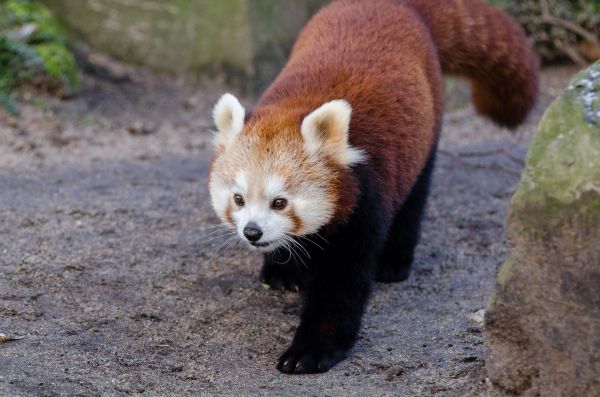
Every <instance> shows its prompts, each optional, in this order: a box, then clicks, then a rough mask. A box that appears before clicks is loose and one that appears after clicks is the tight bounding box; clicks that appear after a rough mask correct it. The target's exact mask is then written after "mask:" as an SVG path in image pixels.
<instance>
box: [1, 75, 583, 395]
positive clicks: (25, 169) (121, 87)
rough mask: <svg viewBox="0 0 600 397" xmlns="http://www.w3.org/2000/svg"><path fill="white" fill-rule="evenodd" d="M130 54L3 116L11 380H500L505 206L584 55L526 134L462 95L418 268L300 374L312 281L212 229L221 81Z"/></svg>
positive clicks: (449, 390) (213, 385) (165, 389)
mask: <svg viewBox="0 0 600 397" xmlns="http://www.w3.org/2000/svg"><path fill="white" fill-rule="evenodd" d="M117 66H118V70H117V72H115V71H114V68H116V67H117ZM117 66H115V67H113V69H112V71H111V73H109V74H106V73H103V76H104V77H102V78H100V77H98V76H86V77H85V79H86V83H87V88H86V89H85V90H84V91H83V92H82V93H81V94H80V95H78V96H77V97H75V98H73V99H70V100H64V101H60V100H56V99H52V98H48V97H44V96H39V95H35V94H28V95H25V96H24V100H23V102H24V103H23V105H22V107H21V109H22V116H21V117H20V118H19V119H15V118H13V117H10V116H7V115H5V114H3V115H0V332H1V333H4V334H6V335H8V336H24V338H23V339H21V340H18V341H13V342H7V343H3V344H0V395H2V396H54V395H82V396H94V395H116V396H119V395H138V394H141V395H148V396H158V395H160V396H185V395H229V396H241V395H244V396H245V395H289V396H294V395H298V396H300V395H301V396H306V395H319V396H320V395H332V396H353V395H356V396H366V395H381V396H384V395H390V396H392V395H393V396H417V395H422V396H479V395H482V394H485V393H486V382H485V372H484V368H483V367H484V347H483V339H484V335H483V332H482V324H481V316H482V309H484V308H485V306H486V303H487V301H488V299H489V296H490V294H491V290H492V287H493V282H494V275H495V272H496V269H497V267H498V265H499V264H500V263H501V262H502V261H503V259H504V258H505V257H506V254H507V253H506V249H505V246H504V237H503V235H504V234H503V233H504V230H503V228H504V219H505V217H506V212H507V208H508V203H509V200H510V197H511V195H512V193H513V192H514V190H515V188H516V184H517V182H518V175H519V173H520V170H521V168H522V159H523V158H524V156H525V152H526V147H527V143H528V142H529V139H530V137H531V134H532V132H533V130H534V126H535V124H536V123H537V121H538V120H539V118H540V117H541V114H542V111H543V109H544V108H545V107H546V106H547V105H548V104H549V102H550V100H551V99H552V97H553V96H555V95H556V94H557V93H558V92H559V91H560V89H561V88H563V87H565V86H566V84H567V81H568V78H569V77H570V76H571V75H572V74H573V73H574V72H575V70H574V69H573V68H559V69H551V70H546V71H545V72H544V75H543V84H542V86H543V92H542V98H541V101H540V105H539V106H538V109H537V110H536V112H535V114H534V115H533V116H532V117H531V119H530V122H529V123H528V124H527V125H525V126H524V127H522V128H521V129H519V130H518V131H517V132H516V133H510V132H508V131H506V130H501V129H498V128H496V127H494V126H493V125H491V124H490V123H488V122H486V121H484V120H482V119H480V118H477V117H476V116H475V115H474V113H473V111H472V109H471V107H470V106H462V105H461V104H458V105H457V104H456V103H455V102H456V101H454V102H452V106H451V109H453V110H452V111H451V112H449V113H448V114H447V115H446V118H445V131H444V134H443V139H442V142H441V153H440V155H439V157H438V159H439V160H438V164H437V168H436V171H435V176H434V182H433V191H432V194H431V199H430V202H429V207H428V215H427V217H426V219H425V223H424V231H423V239H422V243H421V245H420V246H419V248H418V252H417V258H416V266H415V270H414V272H413V274H412V275H411V277H410V279H409V280H408V281H406V282H404V283H399V284H391V285H383V284H379V285H377V286H376V288H375V292H374V294H373V297H372V299H371V303H370V305H369V308H368V312H367V314H366V316H365V318H364V325H363V329H362V332H361V336H360V340H359V342H358V343H357V345H356V347H355V349H354V352H353V354H352V355H351V357H350V358H349V359H347V360H346V361H344V362H342V363H341V364H339V365H337V366H336V367H334V368H333V369H332V370H331V371H330V372H328V373H326V374H321V375H310V376H288V375H282V374H280V373H278V372H277V371H276V369H275V360H276V357H277V355H278V354H279V353H281V352H282V351H283V350H284V349H285V347H286V346H287V344H288V343H289V342H290V340H291V337H292V335H293V331H294V329H295V327H296V324H297V319H298V317H297V314H298V311H299V306H298V297H297V295H296V294H293V293H283V292H278V291H272V290H267V289H265V288H263V287H262V286H261V285H260V283H259V282H258V272H259V266H260V258H259V257H258V256H255V255H253V254H249V253H248V252H245V251H243V250H240V249H236V248H225V247H223V243H224V239H221V238H218V237H219V236H218V235H212V236H211V235H210V233H211V232H210V230H211V229H210V225H213V224H215V223H216V222H217V219H216V217H215V216H214V215H213V213H212V211H211V208H210V205H209V200H208V194H207V189H206V182H207V181H206V179H207V168H208V164H209V161H210V157H211V154H210V147H209V145H208V141H209V130H210V128H211V127H210V126H211V121H210V118H209V115H210V109H211V107H212V105H213V103H214V102H215V100H216V99H217V98H218V95H219V94H220V93H221V92H222V90H223V89H222V88H220V87H218V85H215V86H211V87H209V86H203V87H194V86H191V85H189V84H186V83H184V82H180V81H173V80H169V79H168V78H165V77H160V76H156V75H153V74H152V73H149V72H147V71H144V70H140V69H135V68H132V67H128V66H122V65H117ZM115 76H116V77H115ZM107 78H108V79H107ZM454 87H455V88H454V91H456V94H457V95H456V96H457V97H460V96H461V95H462V96H463V97H464V86H463V85H460V84H459V85H455V86H454ZM461 90H462V91H461Z"/></svg>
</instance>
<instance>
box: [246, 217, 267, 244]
mask: <svg viewBox="0 0 600 397" xmlns="http://www.w3.org/2000/svg"><path fill="white" fill-rule="evenodd" d="M262 235H263V232H262V230H260V227H258V225H257V224H256V223H254V222H250V223H249V224H247V225H246V227H245V228H244V236H246V238H247V239H248V241H251V242H253V243H255V242H257V241H258V240H260V238H261V237H262Z"/></svg>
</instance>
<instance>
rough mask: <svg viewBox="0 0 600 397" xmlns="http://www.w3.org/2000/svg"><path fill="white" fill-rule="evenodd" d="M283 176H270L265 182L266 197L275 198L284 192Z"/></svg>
mask: <svg viewBox="0 0 600 397" xmlns="http://www.w3.org/2000/svg"><path fill="white" fill-rule="evenodd" d="M283 188H284V184H283V178H281V177H279V176H276V175H275V176H269V177H268V178H267V181H266V182H265V197H266V198H267V199H269V198H271V199H274V198H276V197H279V196H280V195H282V193H283Z"/></svg>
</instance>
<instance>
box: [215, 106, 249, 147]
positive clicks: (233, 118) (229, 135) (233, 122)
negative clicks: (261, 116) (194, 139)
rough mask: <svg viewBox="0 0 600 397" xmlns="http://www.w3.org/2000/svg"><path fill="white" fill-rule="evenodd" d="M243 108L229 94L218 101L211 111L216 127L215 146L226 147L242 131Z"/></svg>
mask: <svg viewBox="0 0 600 397" xmlns="http://www.w3.org/2000/svg"><path fill="white" fill-rule="evenodd" d="M244 114H245V111H244V107H243V106H242V105H241V104H240V101H238V99H237V98H236V97H234V96H233V95H231V94H225V95H223V96H222V97H221V99H219V102H217V104H216V105H215V109H214V110H213V118H214V121H215V125H216V126H217V133H216V135H215V146H219V145H225V146H227V145H228V144H230V143H231V142H233V140H234V139H235V137H236V136H237V135H238V134H239V133H240V132H242V129H244Z"/></svg>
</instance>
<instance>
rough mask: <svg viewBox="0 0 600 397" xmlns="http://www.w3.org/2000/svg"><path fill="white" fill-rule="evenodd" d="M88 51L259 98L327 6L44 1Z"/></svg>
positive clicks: (199, 0) (274, 0)
mask: <svg viewBox="0 0 600 397" xmlns="http://www.w3.org/2000/svg"><path fill="white" fill-rule="evenodd" d="M43 1H44V2H45V4H47V5H48V6H49V7H50V8H52V9H53V10H54V11H55V12H56V14H57V15H59V16H60V17H61V19H62V20H63V22H64V23H65V24H67V25H68V26H69V27H70V28H71V29H73V30H74V31H75V32H76V33H78V34H79V36H80V37H81V38H82V39H83V40H84V41H86V42H87V43H89V44H90V45H91V46H92V47H94V48H96V49H98V50H100V51H103V52H106V53H108V54H110V55H113V56H115V57H116V58H119V59H122V60H124V61H126V62H132V63H137V64H143V65H147V66H150V67H151V68H153V69H156V70H160V71H166V72H170V73H172V74H177V75H187V76H193V77H199V78H202V77H206V76H209V77H215V75H222V76H223V77H225V78H226V79H227V81H228V82H230V83H232V84H233V85H237V86H238V87H239V88H241V89H243V90H245V91H248V92H257V91H258V90H260V89H261V88H263V87H264V86H265V85H266V84H267V83H268V82H270V81H271V79H272V78H273V77H274V76H275V74H276V72H277V71H278V70H279V68H280V67H281V66H282V65H283V63H284V62H285V61H286V59H287V56H288V53H289V51H290V49H291V46H292V43H293V41H294V39H295V38H296V35H297V34H298V32H299V31H300V29H301V27H302V26H303V25H304V24H305V23H306V21H307V20H308V19H309V18H310V16H311V15H312V14H313V13H314V12H315V11H316V10H317V9H318V8H319V6H321V5H323V4H325V3H326V0H219V1H215V0H166V1H163V0H127V1H123V0H43Z"/></svg>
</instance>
